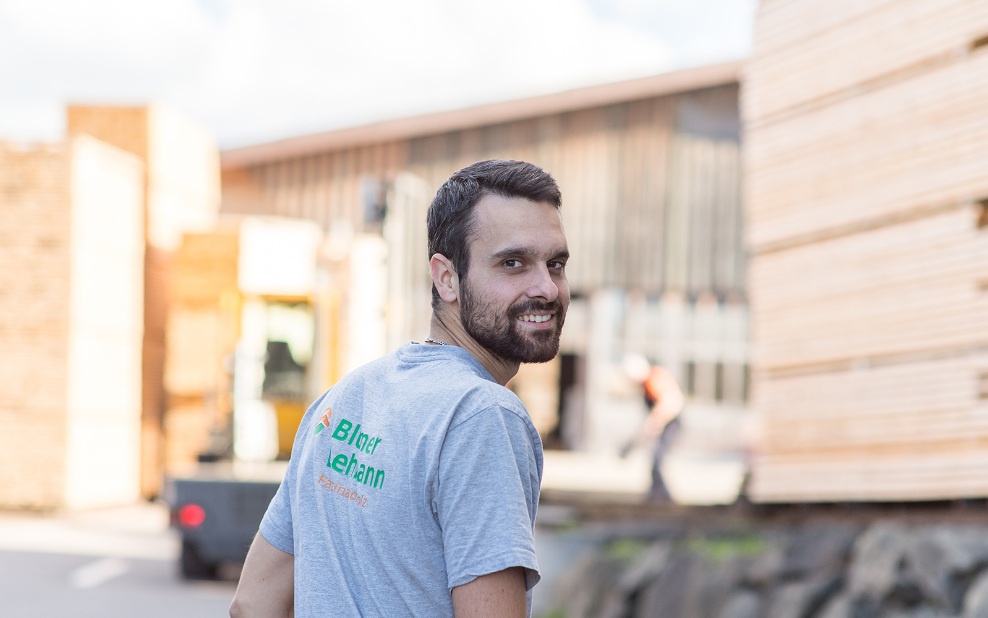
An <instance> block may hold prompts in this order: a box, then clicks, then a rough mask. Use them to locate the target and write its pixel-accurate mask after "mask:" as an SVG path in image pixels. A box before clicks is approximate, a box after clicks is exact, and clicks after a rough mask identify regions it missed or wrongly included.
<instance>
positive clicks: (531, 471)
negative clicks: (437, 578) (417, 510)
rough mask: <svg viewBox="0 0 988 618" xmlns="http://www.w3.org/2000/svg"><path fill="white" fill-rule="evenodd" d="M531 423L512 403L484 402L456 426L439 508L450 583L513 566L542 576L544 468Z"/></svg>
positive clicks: (442, 470)
mask: <svg viewBox="0 0 988 618" xmlns="http://www.w3.org/2000/svg"><path fill="white" fill-rule="evenodd" d="M532 432H534V428H532V427H531V424H530V423H527V422H526V421H525V420H523V419H522V418H519V416H518V415H517V414H516V413H515V412H513V411H510V410H505V409H503V408H501V407H498V406H495V407H491V408H486V409H484V410H482V411H480V412H478V413H476V414H474V415H473V416H472V417H470V418H469V419H468V420H466V421H464V422H462V423H460V424H458V425H456V426H455V427H452V428H451V429H450V430H449V432H448V433H447V435H446V439H445V441H444V443H443V447H442V451H441V453H440V457H439V479H438V487H437V490H436V499H435V505H434V507H435V509H436V513H437V516H438V519H439V525H440V527H441V528H442V538H443V547H444V552H445V558H446V570H447V574H448V578H449V581H448V583H449V588H450V589H451V590H452V589H453V588H454V587H456V586H460V585H462V584H465V583H468V582H470V581H472V580H473V579H475V578H477V577H480V576H481V575H487V574H489V573H496V572H498V571H501V570H504V569H507V568H510V567H524V568H525V569H526V586H527V588H528V589H531V588H532V587H533V586H534V585H535V584H536V583H537V582H538V580H539V578H540V576H539V571H538V563H537V562H536V559H535V538H534V536H535V535H534V527H535V513H536V509H537V508H538V499H539V480H540V476H541V475H540V470H539V464H538V461H537V459H536V454H535V444H534V440H536V439H538V438H537V435H534V436H533V433H532Z"/></svg>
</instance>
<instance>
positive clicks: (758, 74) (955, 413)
mask: <svg viewBox="0 0 988 618" xmlns="http://www.w3.org/2000/svg"><path fill="white" fill-rule="evenodd" d="M986 35H988V4H986V3H984V2H971V1H969V0H902V1H895V2H892V1H890V0H868V1H855V2H851V1H850V0H837V1H836V2H834V1H824V0H791V1H788V2H783V1H780V0H769V1H765V2H762V4H761V6H760V8H759V13H758V17H757V20H756V29H755V43H754V53H753V56H752V58H751V59H750V61H749V63H748V66H747V67H746V69H745V82H744V83H745V87H744V89H743V92H744V105H743V110H744V124H745V142H744V143H745V149H744V156H745V172H746V175H745V187H746V189H745V198H746V215H747V220H748V228H747V240H748V244H749V249H750V259H751V263H750V286H749V292H750V298H751V316H752V329H753V341H754V345H755V355H754V359H755V360H754V363H753V364H754V367H753V371H754V375H753V384H752V388H753V406H754V408H755V410H756V411H757V413H758V415H759V418H760V426H761V440H760V443H759V450H758V453H757V456H756V457H755V459H754V463H753V470H752V480H751V485H750V488H749V490H750V492H751V496H752V498H754V499H755V500H759V501H771V502H786V501H844V500H861V501H872V500H928V499H948V498H961V497H972V496H988V480H986V478H988V475H986V474H985V470H986V469H988V459H986V458H985V456H984V455H983V453H984V452H985V450H986V449H985V447H986V446H988V389H986V388H985V384H986V376H988V326H986V325H985V316H988V286H986V285H985V282H986V280H988V227H986V225H985V222H986V221H988V218H986V207H988V202H986V201H985V198H986V197H988V115H986V114H985V110H988V86H986V85H988V47H986V46H985V45H984V43H985V42H986V41H988V39H986V38H985V37H986ZM809 479H812V482H807V481H808V480H809Z"/></svg>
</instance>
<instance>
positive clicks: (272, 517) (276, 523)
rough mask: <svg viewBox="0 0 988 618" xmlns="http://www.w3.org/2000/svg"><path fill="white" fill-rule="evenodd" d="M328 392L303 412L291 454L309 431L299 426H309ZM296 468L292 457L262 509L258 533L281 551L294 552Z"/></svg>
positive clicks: (296, 459)
mask: <svg viewBox="0 0 988 618" xmlns="http://www.w3.org/2000/svg"><path fill="white" fill-rule="evenodd" d="M328 395H329V391H326V392H325V393H323V394H322V396H320V397H319V398H318V399H316V400H315V401H314V402H312V404H311V405H310V406H309V408H308V410H306V412H305V416H304V417H303V419H302V422H301V423H300V424H299V431H298V432H296V435H295V440H294V443H293V445H292V453H299V452H301V450H302V443H303V441H304V440H305V438H306V437H307V436H308V435H309V433H308V432H307V431H305V430H303V429H301V428H303V427H305V428H308V427H310V426H311V425H312V423H311V420H312V418H313V417H315V416H316V415H318V414H319V413H320V411H321V410H322V404H323V401H324V400H325V399H326V397H327V396H328ZM297 469H298V458H297V457H295V456H293V457H292V458H291V460H290V461H289V463H288V470H287V471H286V472H285V478H284V479H283V480H282V481H281V485H279V486H278V491H277V492H276V493H275V495H274V498H272V499H271V503H270V504H268V510H267V511H265V513H264V517H263V518H262V519H261V525H260V530H259V532H260V533H261V536H263V537H264V539H265V540H266V541H267V542H268V543H271V545H273V546H275V547H277V548H278V549H280V550H281V551H283V552H287V553H289V554H294V553H295V539H294V532H293V526H292V499H291V498H292V487H293V486H294V483H295V478H296V471H297Z"/></svg>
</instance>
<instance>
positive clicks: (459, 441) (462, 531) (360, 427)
mask: <svg viewBox="0 0 988 618" xmlns="http://www.w3.org/2000/svg"><path fill="white" fill-rule="evenodd" d="M541 480H542V441H541V439H540V438H539V435H538V432H537V431H536V430H535V427H534V426H533V425H532V422H531V419H530V418H529V416H528V413H527V412H526V411H525V408H524V406H523V405H522V403H521V401H520V400H519V399H518V398H517V397H516V396H515V395H514V393H512V392H511V391H510V390H508V389H507V388H504V387H503V386H501V385H499V384H497V383H496V382H495V381H494V379H493V377H491V375H490V373H488V372H487V370H485V369H484V368H483V366H482V365H481V364H480V363H479V362H477V360H476V359H474V357H473V356H472V355H471V354H470V353H469V352H467V351H466V350H464V349H462V348H459V347H455V346H427V345H419V344H414V343H408V344H405V345H404V346H402V347H401V348H399V349H398V350H397V351H396V352H394V353H393V354H391V355H388V356H386V357H384V358H381V359H379V360H377V361H374V362H372V363H370V364H368V365H365V366H363V367H361V368H359V369H357V370H356V371H354V372H352V373H351V374H349V375H348V376H347V377H345V378H344V379H343V380H341V381H340V382H339V383H338V384H337V385H335V386H334V387H333V388H332V389H330V390H329V391H328V392H326V393H325V394H324V395H323V396H322V397H320V398H319V399H318V400H316V402H315V403H313V404H312V406H311V407H310V408H309V410H308V411H307V412H306V414H305V417H304V418H303V419H302V423H301V425H300V426H299V431H298V434H297V435H296V437H295V444H294V447H293V451H292V461H291V464H290V466H289V468H288V472H287V474H286V476H285V480H284V482H283V483H282V484H281V487H280V488H279V490H278V493H277V494H276V495H275V497H274V499H273V500H272V501H271V505H270V506H269V507H268V511H267V513H266V514H265V516H264V519H263V521H262V522H261V529H260V532H261V534H262V535H263V536H264V538H265V539H267V541H268V542H269V543H271V544H272V545H274V546H275V547H277V548H278V549H281V550H282V551H286V552H289V553H292V554H294V555H295V615H296V616H298V617H299V618H302V617H306V616H388V617H392V616H429V617H432V616H452V615H453V603H452V597H451V593H450V591H451V590H452V589H453V588H454V587H455V586H459V585H461V584H465V583H467V582H469V581H471V580H473V579H474V578H476V577H478V576H481V575H486V574H488V573H494V572H497V571H500V570H503V569H506V568H509V567H515V566H520V567H524V568H525V569H526V581H527V588H528V595H527V596H528V610H529V615H531V607H532V602H531V601H532V597H531V594H532V586H534V585H535V584H536V583H537V582H538V580H539V573H538V565H537V563H536V559H535V543H534V526H535V512H536V508H537V506H538V499H539V484H540V482H541Z"/></svg>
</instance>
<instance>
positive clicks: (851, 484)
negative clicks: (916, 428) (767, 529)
mask: <svg viewBox="0 0 988 618" xmlns="http://www.w3.org/2000/svg"><path fill="white" fill-rule="evenodd" d="M986 446H988V439H984V438H981V439H977V440H968V441H963V442H948V443H942V444H938V445H937V446H936V448H935V449H930V450H928V451H927V450H920V449H899V451H898V452H892V453H884V452H878V451H875V452H862V453H856V454H846V453H839V452H838V453H833V454H830V455H829V456H826V455H824V454H820V453H815V454H810V455H800V456H791V457H782V456H776V455H766V456H764V457H760V458H759V461H758V463H757V464H756V465H757V468H758V474H757V475H754V476H753V477H752V479H751V482H750V486H749V489H748V491H749V495H750V496H751V497H752V498H753V499H754V500H756V501H759V502H843V501H848V500H855V501H865V502H874V501H894V502H901V501H913V500H947V499H956V498H973V497H982V496H985V495H988V475H986V474H985V470H986V469H988V455H986V454H985V453H986V448H985V447H986Z"/></svg>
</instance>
